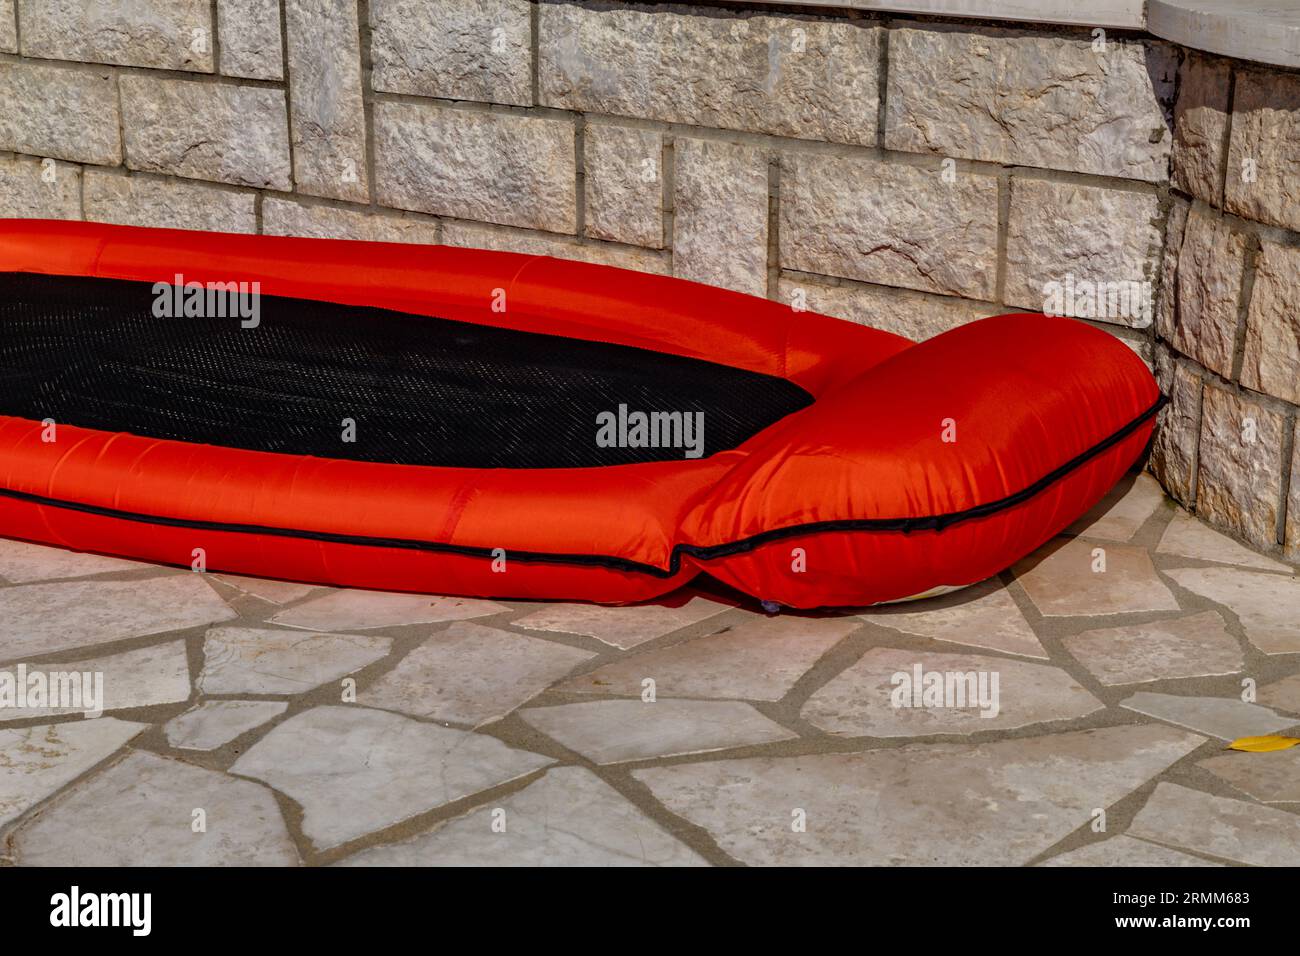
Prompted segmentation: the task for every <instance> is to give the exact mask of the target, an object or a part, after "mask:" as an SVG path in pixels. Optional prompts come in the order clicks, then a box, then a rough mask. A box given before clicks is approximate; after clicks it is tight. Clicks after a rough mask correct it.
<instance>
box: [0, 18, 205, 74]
mask: <svg viewBox="0 0 1300 956" xmlns="http://www.w3.org/2000/svg"><path fill="white" fill-rule="evenodd" d="M18 15H19V17H20V19H21V21H22V53H23V56H32V57H41V58H42V59H46V60H78V61H82V62H90V63H115V64H118V65H120V66H146V67H152V68H154V69H159V70H194V71H197V72H200V73H211V72H212V6H211V4H210V3H209V2H208V0H165V2H159V0H113V2H112V3H95V2H87V0H18Z"/></svg>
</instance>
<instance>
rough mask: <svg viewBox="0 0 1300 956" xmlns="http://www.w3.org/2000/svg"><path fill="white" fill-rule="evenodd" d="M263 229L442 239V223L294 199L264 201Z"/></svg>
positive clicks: (357, 236) (350, 236)
mask: <svg viewBox="0 0 1300 956" xmlns="http://www.w3.org/2000/svg"><path fill="white" fill-rule="evenodd" d="M262 232H263V233H265V234H266V235H268V236H308V237H311V238H314V239H361V240H365V241H368V242H415V243H427V244H430V245H433V244H435V243H437V242H438V238H439V237H438V224H437V223H436V222H426V221H425V220H423V219H406V218H403V217H400V216H398V215H396V214H394V213H375V212H370V211H367V210H362V209H340V208H338V207H336V206H308V205H306V204H304V203H300V202H294V201H293V200H291V199H278V198H276V197H274V196H267V197H266V198H264V199H263V200H262Z"/></svg>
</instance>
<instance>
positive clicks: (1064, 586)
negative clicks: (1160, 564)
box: [1015, 538, 1178, 617]
mask: <svg viewBox="0 0 1300 956" xmlns="http://www.w3.org/2000/svg"><path fill="white" fill-rule="evenodd" d="M1099 548H1100V549H1101V550H1102V551H1104V552H1105V559H1106V570H1105V571H1094V570H1093V566H1094V561H1096V560H1097V559H1096V558H1095V557H1094V555H1093V552H1094V551H1095V550H1097V549H1099ZM1015 573H1016V580H1017V581H1019V582H1020V586H1021V587H1023V588H1024V589H1025V593H1026V594H1028V595H1029V599H1030V600H1031V601H1033V602H1034V606H1035V607H1037V608H1038V610H1039V611H1041V612H1042V614H1043V616H1044V617H1069V616H1071V615H1083V614H1127V613H1136V612H1138V611H1177V610H1178V601H1177V600H1176V599H1175V598H1174V595H1173V593H1172V592H1171V591H1170V590H1169V588H1167V587H1165V584H1164V582H1163V581H1161V580H1160V578H1159V576H1158V575H1157V574H1156V569H1155V566H1154V565H1153V564H1152V563H1151V556H1150V555H1149V554H1148V553H1147V551H1146V549H1145V548H1134V547H1131V546H1130V545H1126V544H1107V545H1105V546H1104V547H1103V546H1102V545H1098V544H1096V543H1095V542H1092V541H1085V540H1083V539H1082V538H1075V539H1073V540H1071V541H1067V542H1066V543H1065V544H1064V545H1062V546H1061V547H1059V548H1057V549H1056V550H1054V551H1052V552H1051V553H1050V554H1048V555H1047V556H1046V557H1044V558H1042V559H1041V560H1039V559H1038V557H1037V555H1031V556H1030V557H1028V558H1026V559H1024V560H1022V561H1020V562H1019V563H1018V564H1016V565H1015Z"/></svg>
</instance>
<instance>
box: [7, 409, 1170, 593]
mask: <svg viewBox="0 0 1300 956" xmlns="http://www.w3.org/2000/svg"><path fill="white" fill-rule="evenodd" d="M1168 401H1169V399H1168V397H1167V396H1165V395H1161V396H1160V397H1159V398H1157V399H1156V401H1155V403H1154V404H1153V405H1152V406H1151V407H1150V408H1148V409H1147V410H1146V411H1144V412H1142V413H1141V414H1140V415H1138V416H1137V417H1136V418H1134V419H1133V420H1132V421H1130V422H1129V423H1128V424H1126V425H1124V426H1123V427H1122V428H1120V429H1118V430H1117V431H1115V432H1113V433H1112V434H1110V435H1108V436H1107V437H1106V438H1104V439H1102V440H1101V441H1099V442H1098V443H1097V444H1095V445H1093V446H1092V447H1091V448H1089V449H1087V450H1086V451H1084V452H1082V453H1080V454H1078V455H1076V456H1075V457H1073V458H1071V459H1070V460H1069V461H1067V462H1066V463H1065V464H1063V465H1061V466H1060V467H1059V468H1055V469H1053V470H1052V471H1050V472H1048V473H1047V474H1046V475H1044V476H1043V477H1042V478H1039V479H1038V480H1037V481H1035V482H1034V483H1033V484H1031V485H1028V486H1027V487H1025V488H1022V489H1021V490H1020V491H1017V492H1015V493H1014V494H1010V495H1007V496H1006V497H1004V498H999V499H997V500H996V501H990V502H987V503H985V504H982V505H976V506H974V507H972V508H965V509H963V510H961V511H952V512H948V513H947V514H939V515H929V516H924V517H914V518H841V519H836V520H832V521H812V522H805V523H803V524H796V525H787V526H785V527H782V528H772V529H770V530H768V531H762V532H759V533H758V534H754V535H750V536H748V537H745V538H740V539H738V540H736V541H730V542H726V543H723V544H713V545H696V544H678V545H675V546H674V547H673V550H672V553H671V555H670V556H669V561H668V567H667V568H661V567H659V566H657V565H653V564H646V563H644V562H641V561H633V560H631V559H629V558H620V557H618V556H617V555H608V554H562V553H552V552H547V551H513V550H510V549H508V548H507V549H506V553H507V554H508V555H509V557H510V559H511V560H512V561H523V562H527V563H532V564H565V565H584V566H594V567H602V568H609V569H611V570H614V571H631V572H635V573H638V574H648V575H651V576H652V577H656V578H670V577H672V576H673V575H675V574H676V573H677V572H678V571H679V570H680V569H681V564H682V558H683V556H686V557H691V558H694V559H696V560H700V561H709V560H713V559H716V558H726V557H730V556H732V555H736V554H744V553H746V552H748V551H753V550H755V549H756V548H760V547H762V546H763V545H765V544H769V543H771V542H773V541H780V540H783V539H785V538H797V537H804V536H806V535H811V534H826V533H829V532H836V531H840V532H843V531H892V532H902V533H903V534H910V533H912V532H914V531H936V532H938V531H943V530H944V529H945V528H949V527H951V526H952V525H954V524H957V523H958V522H961V521H970V520H972V519H974V518H985V517H988V516H989V515H993V514H997V513H998V512H999V511H1005V510H1007V509H1008V508H1014V507H1015V506H1016V505H1019V504H1023V503H1024V502H1025V501H1028V500H1029V499H1030V498H1032V497H1033V496H1034V495H1036V494H1038V493H1039V492H1041V491H1043V490H1045V489H1046V488H1048V487H1049V486H1051V485H1052V484H1053V483H1055V482H1057V481H1060V480H1061V479H1062V478H1064V477H1066V476H1067V475H1069V474H1070V472H1072V471H1074V470H1075V469H1077V468H1080V467H1082V466H1083V465H1085V464H1086V463H1087V462H1088V461H1090V460H1091V459H1093V458H1095V457H1097V456H1098V455H1100V454H1101V453H1102V452H1105V451H1106V450H1108V449H1110V448H1112V447H1114V446H1115V445H1117V444H1119V443H1120V442H1121V441H1123V440H1124V439H1125V438H1127V437H1128V436H1129V435H1131V434H1132V433H1133V432H1135V431H1137V429H1138V428H1140V427H1141V426H1142V424H1143V423H1144V422H1146V421H1148V420H1149V419H1151V418H1154V417H1155V416H1156V414H1157V413H1159V411H1160V409H1161V408H1163V407H1164V406H1165V404H1166V403H1167V402H1168ZM0 497H3V498H11V499H14V500H16V501H24V502H27V503H29V504H35V505H41V506H46V507H52V508H63V509H66V510H69V511H78V512H82V513H84V514H92V515H97V516H100V517H106V518H118V519H121V520H123V521H138V522H142V523H145V524H156V525H161V526H163V527H170V528H190V529H193V530H195V531H219V532H229V533H233V534H262V535H270V536H273V537H281V538H303V539H306V540H309V541H323V542H327V543H330V544H348V545H359V546H362V547H372V548H400V549H403V550H407V551H430V552H436V553H439V554H455V555H461V556H463V557H470V558H488V559H491V558H494V557H496V556H497V555H498V554H499V551H498V549H496V548H480V547H473V546H470V545H462V544H449V543H447V542H440V541H420V540H416V539H412V538H384V537H371V536H368V535H355V534H339V533H336V532H332V531H310V530H306V529H302V528H276V527H271V526H267V525H253V524H236V523H229V522H224V521H202V520H198V519H194V518H173V517H168V516H166V515H149V514H140V513H138V512H132V511H123V510H120V509H117V508H105V507H102V506H100V505H92V504H86V503H84V502H79V501H64V500H60V499H58V498H49V497H46V496H44V495H35V494H30V493H28V492H25V491H15V490H13V489H10V488H0Z"/></svg>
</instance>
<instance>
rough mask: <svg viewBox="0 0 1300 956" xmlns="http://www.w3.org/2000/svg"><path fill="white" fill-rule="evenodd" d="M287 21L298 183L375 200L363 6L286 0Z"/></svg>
mask: <svg viewBox="0 0 1300 956" xmlns="http://www.w3.org/2000/svg"><path fill="white" fill-rule="evenodd" d="M284 22H285V29H286V31H287V32H288V37H289V73H290V77H291V80H292V95H291V96H290V99H289V104H290V108H291V111H292V112H291V115H290V121H291V123H292V132H293V178H294V183H295V184H296V185H297V188H298V191H299V192H303V193H308V194H310V195H313V196H328V197H330V198H331V199H351V200H357V201H363V200H366V199H369V197H370V185H369V179H368V177H367V174H366V116H365V106H364V104H363V103H362V99H361V46H360V39H359V34H358V31H357V4H356V2H355V0H286V2H285V7H284Z"/></svg>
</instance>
